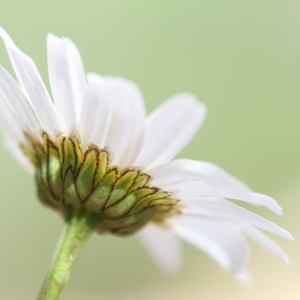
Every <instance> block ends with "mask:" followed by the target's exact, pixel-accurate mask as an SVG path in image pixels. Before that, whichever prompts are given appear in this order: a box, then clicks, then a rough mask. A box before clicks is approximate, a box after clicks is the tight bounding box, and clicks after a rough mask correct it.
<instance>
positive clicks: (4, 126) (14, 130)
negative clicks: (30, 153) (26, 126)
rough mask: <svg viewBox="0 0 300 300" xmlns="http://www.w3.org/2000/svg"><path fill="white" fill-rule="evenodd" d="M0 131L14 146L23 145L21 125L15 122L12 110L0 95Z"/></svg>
mask: <svg viewBox="0 0 300 300" xmlns="http://www.w3.org/2000/svg"><path fill="white" fill-rule="evenodd" d="M0 129H1V131H2V132H3V134H4V135H5V136H6V137H7V138H8V139H11V140H13V141H14V143H15V144H16V145H19V144H20V143H21V142H22V143H25V137H24V134H23V132H22V129H21V125H20V123H19V122H18V120H17V117H16V115H15V114H14V110H13V108H12V107H11V105H10V104H9V103H7V101H6V99H5V98H3V95H2V94H1V93H0Z"/></svg>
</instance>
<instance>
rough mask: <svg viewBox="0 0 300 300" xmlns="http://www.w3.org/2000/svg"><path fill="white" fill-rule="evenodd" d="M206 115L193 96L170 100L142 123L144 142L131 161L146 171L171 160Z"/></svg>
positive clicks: (184, 94) (187, 95)
mask: <svg viewBox="0 0 300 300" xmlns="http://www.w3.org/2000/svg"><path fill="white" fill-rule="evenodd" d="M205 116H206V107H205V105H204V104H202V103H200V102H199V101H198V100H197V98H196V97H195V96H193V95H190V94H187V93H183V94H179V95H176V96H174V97H172V98H170V99H169V100H168V101H166V102H165V103H163V104H162V105H161V106H159V107H158V108H157V109H156V110H155V111H153V112H152V113H151V114H150V115H149V117H148V118H147V120H146V133H145V140H144V144H143V147H142V150H141V153H140V155H139V156H138V159H137V161H136V162H135V165H136V166H146V167H147V169H150V168H152V167H155V166H157V165H159V164H163V163H166V162H169V161H170V160H171V159H173V158H174V157H175V156H176V155H177V154H178V153H179V152H180V151H181V150H182V149H183V148H184V147H185V146H186V145H187V144H188V143H189V142H190V140H191V139H192V138H193V137H194V135H195V134H196V132H197V131H198V129H199V127H200V126H201V124H202V122H203V121H204V119H205Z"/></svg>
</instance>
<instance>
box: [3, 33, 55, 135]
mask: <svg viewBox="0 0 300 300" xmlns="http://www.w3.org/2000/svg"><path fill="white" fill-rule="evenodd" d="M0 36H1V37H2V39H3V41H4V43H5V46H6V48H7V52H8V54H9V57H10V60H11V63H12V66H13V68H14V70H15V73H16V75H17V77H18V80H19V82H20V84H21V86H22V87H23V88H24V90H25V92H26V95H27V96H28V98H29V100H30V102H31V103H32V106H33V108H34V110H35V112H36V114H37V116H38V118H39V121H40V124H41V126H42V127H43V129H45V130H46V131H47V132H48V133H49V134H50V135H52V136H54V132H55V129H60V125H59V121H58V118H57V115H56V112H55V109H54V105H53V103H52V101H51V98H50V96H49V94H48V92H47V90H46V87H45V85H44V83H43V80H42V78H41V76H40V74H39V71H38V69H37V67H36V65H35V63H34V62H33V60H32V59H31V58H30V57H29V56H27V55H26V54H24V53H23V52H22V51H21V50H20V49H19V48H17V47H16V45H15V44H14V42H13V41H12V39H11V38H10V37H9V35H8V34H7V33H6V32H5V31H4V30H3V29H2V28H0Z"/></svg>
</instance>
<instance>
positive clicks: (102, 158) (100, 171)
mask: <svg viewBox="0 0 300 300" xmlns="http://www.w3.org/2000/svg"><path fill="white" fill-rule="evenodd" d="M107 165H108V154H107V152H106V151H101V152H100V154H99V162H98V168H97V171H96V174H95V179H94V186H96V185H98V183H99V182H100V181H101V180H102V179H103V177H104V176H105V174H106V172H107Z"/></svg>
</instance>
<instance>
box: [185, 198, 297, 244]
mask: <svg viewBox="0 0 300 300" xmlns="http://www.w3.org/2000/svg"><path fill="white" fill-rule="evenodd" d="M182 203H183V204H184V205H186V207H184V208H182V209H181V211H182V212H183V213H187V214H192V215H202V216H208V217H213V218H218V219H222V220H229V221H235V222H238V223H244V224H250V225H255V226H257V227H259V228H262V229H264V230H267V231H270V232H273V233H275V234H278V235H281V236H283V237H286V238H288V239H292V237H291V235H290V233H288V232H287V231H286V230H285V229H283V228H281V227H279V226H277V225H276V224H274V223H272V222H271V221H269V220H267V219H265V218H263V217H261V216H258V215H256V214H254V213H252V212H250V211H248V210H246V209H244V208H242V207H239V206H237V205H235V204H233V203H231V202H229V201H227V200H225V199H203V198H201V199H186V200H183V201H182Z"/></svg>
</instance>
